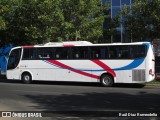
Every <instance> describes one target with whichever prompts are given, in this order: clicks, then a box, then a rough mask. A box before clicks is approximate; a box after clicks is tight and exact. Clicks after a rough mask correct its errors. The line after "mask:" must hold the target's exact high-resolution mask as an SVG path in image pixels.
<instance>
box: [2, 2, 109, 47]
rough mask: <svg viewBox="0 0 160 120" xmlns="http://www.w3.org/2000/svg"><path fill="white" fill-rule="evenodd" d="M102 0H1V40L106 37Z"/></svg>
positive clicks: (23, 41) (26, 41) (20, 42)
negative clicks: (104, 34)
mask: <svg viewBox="0 0 160 120" xmlns="http://www.w3.org/2000/svg"><path fill="white" fill-rule="evenodd" d="M100 3H101V0H1V1H0V34H1V38H0V40H1V41H4V42H5V43H7V42H11V43H15V44H16V45H25V44H39V43H46V42H49V41H62V40H63V41H64V40H88V41H95V42H98V40H100V39H102V38H103V26H102V25H103V22H104V19H105V18H106V17H107V16H106V15H104V12H103V11H104V10H105V9H106V5H103V6H102V5H100Z"/></svg>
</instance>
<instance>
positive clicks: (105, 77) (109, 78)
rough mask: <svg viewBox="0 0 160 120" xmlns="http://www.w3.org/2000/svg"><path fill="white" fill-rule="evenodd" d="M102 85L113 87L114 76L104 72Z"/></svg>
mask: <svg viewBox="0 0 160 120" xmlns="http://www.w3.org/2000/svg"><path fill="white" fill-rule="evenodd" d="M100 82H101V85H102V86H104V87H111V86H112V85H113V83H114V80H113V77H112V76H111V75H108V74H104V75H102V76H101V78H100Z"/></svg>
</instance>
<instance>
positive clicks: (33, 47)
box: [23, 46, 34, 48]
mask: <svg viewBox="0 0 160 120" xmlns="http://www.w3.org/2000/svg"><path fill="white" fill-rule="evenodd" d="M23 48H34V46H23Z"/></svg>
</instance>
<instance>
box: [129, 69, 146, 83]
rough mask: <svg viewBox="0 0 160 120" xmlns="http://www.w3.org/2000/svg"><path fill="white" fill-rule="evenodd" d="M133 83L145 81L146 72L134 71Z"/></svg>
mask: <svg viewBox="0 0 160 120" xmlns="http://www.w3.org/2000/svg"><path fill="white" fill-rule="evenodd" d="M132 81H145V70H132Z"/></svg>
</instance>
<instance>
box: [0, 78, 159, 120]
mask: <svg viewBox="0 0 160 120" xmlns="http://www.w3.org/2000/svg"><path fill="white" fill-rule="evenodd" d="M155 110H156V111H159V112H160V89H155V88H143V87H140V88H137V86H127V87H124V86H118V87H109V88H105V87H100V86H99V85H97V84H86V83H83V84H79V83H57V82H36V83H34V84H29V85H28V84H22V83H20V82H18V81H15V82H12V81H8V82H5V80H0V111H120V112H123V111H124V112H126V111H128V112H132V111H155ZM154 120H158V119H157V118H155V119H154Z"/></svg>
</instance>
